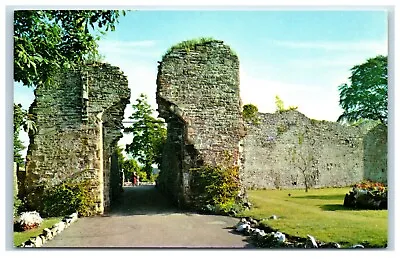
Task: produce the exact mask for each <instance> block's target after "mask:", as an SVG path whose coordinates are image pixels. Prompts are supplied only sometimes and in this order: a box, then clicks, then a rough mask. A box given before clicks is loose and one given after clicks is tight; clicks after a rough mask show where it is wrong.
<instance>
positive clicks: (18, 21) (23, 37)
mask: <svg viewBox="0 0 400 259" xmlns="http://www.w3.org/2000/svg"><path fill="white" fill-rule="evenodd" d="M120 13H122V15H125V12H124V11H118V10H18V11H15V12H14V81H16V82H22V83H23V84H24V85H27V86H38V85H41V84H49V83H50V82H51V78H52V75H53V74H54V73H55V71H57V70H58V69H60V68H66V69H68V68H71V67H72V68H74V67H77V66H80V65H82V64H83V63H84V62H85V59H86V58H89V59H93V57H94V56H96V55H98V51H97V47H98V45H97V43H96V41H97V40H98V39H99V35H101V34H104V33H105V32H106V31H109V30H111V31H114V30H115V24H116V23H118V18H119V16H120ZM96 33H97V34H96Z"/></svg>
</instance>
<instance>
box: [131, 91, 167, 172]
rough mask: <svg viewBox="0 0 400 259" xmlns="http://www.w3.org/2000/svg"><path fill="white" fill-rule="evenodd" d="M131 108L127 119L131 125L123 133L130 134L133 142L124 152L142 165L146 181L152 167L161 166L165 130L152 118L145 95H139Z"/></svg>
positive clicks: (162, 124) (158, 121) (159, 121)
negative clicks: (154, 165)
mask: <svg viewBox="0 0 400 259" xmlns="http://www.w3.org/2000/svg"><path fill="white" fill-rule="evenodd" d="M132 108H133V113H132V115H131V116H130V117H129V118H130V119H132V120H133V123H132V125H131V126H130V127H126V128H125V130H124V132H125V133H129V134H132V135H133V140H132V143H131V144H127V145H126V149H125V150H126V152H127V153H130V154H131V155H132V156H133V157H135V158H136V159H137V160H138V161H139V162H140V163H142V164H143V165H144V168H143V170H144V171H145V172H146V173H147V179H151V174H152V171H153V167H152V165H153V164H157V165H158V166H160V164H161V159H162V150H163V146H164V144H165V141H166V137H167V130H166V128H165V126H164V122H163V121H162V120H159V119H156V118H154V117H152V115H151V114H152V112H153V110H152V108H151V106H150V105H149V104H148V103H147V96H146V95H144V94H141V95H140V97H139V98H138V99H136V103H135V104H133V105H132Z"/></svg>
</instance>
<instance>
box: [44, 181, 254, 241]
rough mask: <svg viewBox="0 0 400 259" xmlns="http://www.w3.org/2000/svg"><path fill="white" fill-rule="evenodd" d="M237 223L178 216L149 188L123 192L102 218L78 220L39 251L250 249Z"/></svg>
mask: <svg viewBox="0 0 400 259" xmlns="http://www.w3.org/2000/svg"><path fill="white" fill-rule="evenodd" d="M237 222H238V219H235V218H230V217H225V216H215V215H200V214H195V213H186V212H182V211H179V210H177V209H176V208H174V206H172V205H171V204H170V203H169V202H168V200H166V199H165V198H164V197H163V196H162V195H161V194H160V193H159V192H158V191H157V189H156V188H155V187H154V186H137V187H124V193H123V195H122V197H121V199H120V201H119V202H116V204H115V205H114V207H113V209H112V211H111V212H110V213H109V214H108V215H104V216H96V217H90V218H79V219H78V221H77V222H75V223H73V224H72V225H71V226H70V227H69V228H67V229H66V230H64V231H63V232H62V233H60V234H58V235H57V236H56V237H55V238H54V239H53V240H51V241H49V242H48V243H46V244H45V245H44V246H43V247H58V248H60V247H95V248H101V247H136V248H138V247H142V248H167V247H168V248H254V246H252V245H251V244H249V243H248V242H247V241H246V237H245V236H242V235H237V234H235V233H234V232H233V231H232V229H231V227H232V226H234V225H235V224H236V223H237Z"/></svg>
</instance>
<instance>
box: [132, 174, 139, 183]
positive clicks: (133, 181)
mask: <svg viewBox="0 0 400 259" xmlns="http://www.w3.org/2000/svg"><path fill="white" fill-rule="evenodd" d="M132 177H133V179H132V185H133V186H136V185H137V183H138V175H137V174H136V172H133V175H132Z"/></svg>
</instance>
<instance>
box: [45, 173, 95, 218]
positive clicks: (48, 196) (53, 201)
mask: <svg viewBox="0 0 400 259" xmlns="http://www.w3.org/2000/svg"><path fill="white" fill-rule="evenodd" d="M90 186H91V182H90V181H88V180H87V181H83V182H78V183H76V182H64V183H62V184H60V185H57V186H55V187H53V188H48V189H47V190H46V191H45V193H44V195H43V213H44V214H45V215H46V216H47V217H56V216H65V215H69V214H71V213H74V212H76V211H78V213H79V215H80V216H83V217H86V216H91V215H93V214H94V213H95V207H96V204H95V197H93V193H92V192H91V191H90Z"/></svg>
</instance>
